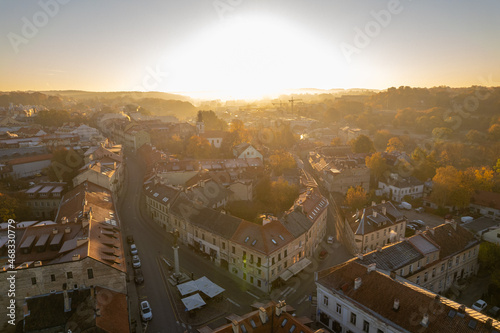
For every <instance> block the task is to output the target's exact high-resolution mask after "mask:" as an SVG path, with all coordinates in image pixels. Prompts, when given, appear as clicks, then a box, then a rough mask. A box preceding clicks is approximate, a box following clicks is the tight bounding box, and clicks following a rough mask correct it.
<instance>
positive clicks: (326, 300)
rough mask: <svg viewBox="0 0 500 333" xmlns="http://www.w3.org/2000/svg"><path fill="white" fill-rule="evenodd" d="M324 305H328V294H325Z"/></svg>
mask: <svg viewBox="0 0 500 333" xmlns="http://www.w3.org/2000/svg"><path fill="white" fill-rule="evenodd" d="M323 305H324V306H328V296H323Z"/></svg>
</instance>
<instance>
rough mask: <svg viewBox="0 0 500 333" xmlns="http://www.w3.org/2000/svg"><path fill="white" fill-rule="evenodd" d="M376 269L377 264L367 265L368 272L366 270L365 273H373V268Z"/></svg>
mask: <svg viewBox="0 0 500 333" xmlns="http://www.w3.org/2000/svg"><path fill="white" fill-rule="evenodd" d="M376 267H377V264H375V263H373V264H369V265H368V270H367V273H370V272H373V271H374V270H375V268H376Z"/></svg>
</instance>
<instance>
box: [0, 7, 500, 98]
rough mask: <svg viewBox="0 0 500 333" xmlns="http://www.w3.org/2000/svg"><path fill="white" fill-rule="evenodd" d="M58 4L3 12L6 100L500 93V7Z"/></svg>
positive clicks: (0, 16) (2, 84) (2, 69)
mask: <svg viewBox="0 0 500 333" xmlns="http://www.w3.org/2000/svg"><path fill="white" fill-rule="evenodd" d="M42 3H43V2H42ZM56 4H57V6H53V5H52V6H51V5H46V6H42V5H40V4H39V3H38V2H36V1H31V2H16V1H8V2H3V3H2V5H1V9H2V10H1V12H0V28H1V31H3V33H4V34H3V35H4V38H2V39H1V40H0V49H1V50H2V52H1V53H0V62H1V63H2V66H1V67H0V75H1V76H2V78H3V79H2V80H1V82H0V90H4V91H11V90H67V89H73V90H89V91H130V90H140V91H146V90H147V91H149V90H152V91H162V92H172V93H181V94H186V95H190V96H195V97H203V98H211V99H217V98H222V99H228V98H242V97H243V98H253V99H255V98H260V97H264V96H272V97H276V96H277V94H278V93H282V92H284V90H285V89H298V88H318V89H338V88H344V89H348V88H366V89H386V88H388V87H392V86H395V87H398V86H402V85H404V86H413V87H433V86H440V85H446V86H451V87H465V86H471V85H486V86H491V85H494V83H493V81H494V80H495V79H496V80H498V77H500V68H499V66H498V59H499V58H500V44H499V43H498V40H497V39H498V38H497V37H498V31H500V20H499V13H500V4H499V3H498V1H494V0H491V1H481V2H473V1H455V2H453V3H451V2H449V1H440V2H435V1H404V0H401V1H370V2H368V1H312V2H304V1H243V0H242V1H229V2H226V1H217V0H216V1H208V2H207V1H195V0H191V1H182V2H172V1H108V2H106V3H102V2H100V1H86V2H84V3H82V2H78V1H60V2H56ZM44 8H45V9H44ZM387 14H388V15H387ZM26 22H29V23H26ZM30 23H31V26H30ZM360 32H361V33H360ZM151 72H154V73H156V77H155V80H154V81H153V80H151V81H149V82H148V81H147V79H145V77H146V76H148V75H150V73H151Z"/></svg>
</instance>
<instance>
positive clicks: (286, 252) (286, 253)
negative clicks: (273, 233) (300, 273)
mask: <svg viewBox="0 0 500 333" xmlns="http://www.w3.org/2000/svg"><path fill="white" fill-rule="evenodd" d="M287 256H288V250H285V253H284V254H283V257H284V258H286V257H287Z"/></svg>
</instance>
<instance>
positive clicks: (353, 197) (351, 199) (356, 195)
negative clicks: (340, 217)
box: [345, 185, 368, 209]
mask: <svg viewBox="0 0 500 333" xmlns="http://www.w3.org/2000/svg"><path fill="white" fill-rule="evenodd" d="M367 200H368V195H367V193H366V191H365V189H364V188H363V187H362V186H360V185H358V186H356V187H350V188H349V189H348V190H347V194H346V196H345V202H346V204H347V205H348V206H349V207H351V208H352V209H361V208H363V206H364V205H365V204H366V203H367Z"/></svg>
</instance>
